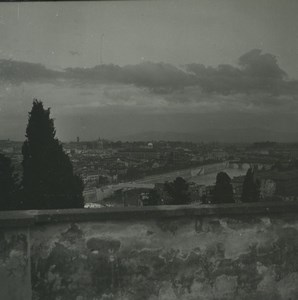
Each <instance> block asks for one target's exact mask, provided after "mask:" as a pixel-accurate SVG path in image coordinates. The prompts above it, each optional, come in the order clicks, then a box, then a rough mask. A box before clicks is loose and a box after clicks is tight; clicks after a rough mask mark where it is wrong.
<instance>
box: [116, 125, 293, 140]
mask: <svg viewBox="0 0 298 300" xmlns="http://www.w3.org/2000/svg"><path fill="white" fill-rule="evenodd" d="M119 139H120V140H123V141H158V140H164V141H187V142H215V141H216V142H231V143H233V142H235V143H241V142H244V143H254V142H262V141H264V140H265V141H266V140H270V141H274V142H275V141H276V142H288V141H291V140H292V141H298V131H297V132H296V131H293V132H288V131H278V132H277V131H274V130H270V129H260V128H239V129H238V128H235V129H217V130H214V129H212V130H209V131H208V130H206V131H197V132H174V131H164V132H163V131H145V132H139V133H136V134H131V135H126V136H122V137H119Z"/></svg>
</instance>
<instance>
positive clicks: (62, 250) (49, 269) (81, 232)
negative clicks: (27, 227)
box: [31, 217, 298, 300]
mask: <svg viewBox="0 0 298 300" xmlns="http://www.w3.org/2000/svg"><path fill="white" fill-rule="evenodd" d="M31 235H32V248H31V256H32V284H33V292H34V297H33V299H42V300H43V299H102V300H103V299H119V300H120V299H123V300H124V299H131V300H145V299H150V300H157V299H162V300H176V299H187V300H199V299H204V300H207V299H208V300H209V299H210V300H211V299H262V300H264V299H268V300H269V299H270V300H272V299H287V300H289V299H292V300H294V299H298V221H297V220H296V218H290V219H287V220H282V219H281V218H278V217H275V218H272V217H271V218H269V217H254V218H251V217H246V218H244V217H241V218H201V219H196V220H195V219H188V218H182V219H179V220H164V221H152V220H149V221H143V222H140V221H136V222H134V221H121V222H119V221H114V222H103V223H95V222H92V223H80V224H63V225H62V224H59V225H55V226H48V225H45V226H39V227H38V228H34V230H33V231H32V233H31Z"/></svg>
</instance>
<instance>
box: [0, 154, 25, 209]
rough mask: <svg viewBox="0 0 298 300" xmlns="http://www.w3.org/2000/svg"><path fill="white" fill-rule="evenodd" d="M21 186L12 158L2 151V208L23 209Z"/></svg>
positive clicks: (0, 188)
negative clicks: (18, 182)
mask: <svg viewBox="0 0 298 300" xmlns="http://www.w3.org/2000/svg"><path fill="white" fill-rule="evenodd" d="M19 201H20V198H19V186H18V184H17V178H16V176H15V174H14V168H13V166H12V164H11V160H10V158H8V157H6V156H5V155H4V154H1V153H0V210H15V209H21V208H22V206H21V203H20V202H19Z"/></svg>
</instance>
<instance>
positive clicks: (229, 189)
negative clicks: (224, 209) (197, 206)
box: [213, 172, 234, 203]
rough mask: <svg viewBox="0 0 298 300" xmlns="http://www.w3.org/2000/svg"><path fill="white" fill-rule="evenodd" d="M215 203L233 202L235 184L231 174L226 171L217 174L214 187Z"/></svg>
mask: <svg viewBox="0 0 298 300" xmlns="http://www.w3.org/2000/svg"><path fill="white" fill-rule="evenodd" d="M213 202H214V203H233V202H234V200H233V186H232V184H231V178H230V176H229V175H228V174H227V173H225V172H219V173H218V174H217V176H216V184H215V188H214V199H213Z"/></svg>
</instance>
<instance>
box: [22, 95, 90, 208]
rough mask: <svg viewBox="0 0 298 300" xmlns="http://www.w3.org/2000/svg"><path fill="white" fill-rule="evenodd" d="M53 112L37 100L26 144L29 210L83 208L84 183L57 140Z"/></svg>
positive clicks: (25, 160)
mask: <svg viewBox="0 0 298 300" xmlns="http://www.w3.org/2000/svg"><path fill="white" fill-rule="evenodd" d="M55 135H56V130H55V128H54V120H53V119H51V118H50V109H44V108H43V103H42V102H41V101H37V100H34V102H33V107H32V110H31V112H30V113H29V121H28V125H27V129H26V138H27V139H26V141H25V142H24V144H23V148H22V153H23V162H22V165H23V188H24V196H25V205H24V206H25V208H26V209H59V208H79V207H83V205H84V201H83V196H82V191H83V183H82V180H81V178H80V177H78V176H77V175H74V172H73V167H72V164H71V161H70V159H69V157H68V156H67V154H66V153H65V152H64V151H63V148H62V145H61V144H60V143H59V141H58V139H57V138H55Z"/></svg>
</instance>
